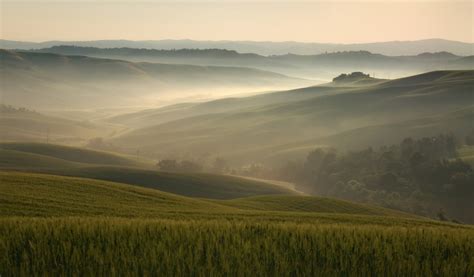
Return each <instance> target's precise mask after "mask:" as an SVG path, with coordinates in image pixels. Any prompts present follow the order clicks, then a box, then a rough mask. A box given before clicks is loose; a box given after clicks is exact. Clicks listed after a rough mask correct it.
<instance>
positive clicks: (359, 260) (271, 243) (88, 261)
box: [0, 218, 474, 276]
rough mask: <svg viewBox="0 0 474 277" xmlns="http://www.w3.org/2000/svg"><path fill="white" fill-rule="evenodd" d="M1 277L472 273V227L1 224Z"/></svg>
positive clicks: (124, 221)
mask: <svg viewBox="0 0 474 277" xmlns="http://www.w3.org/2000/svg"><path fill="white" fill-rule="evenodd" d="M0 256H1V257H2V258H1V259H0V270H1V272H0V273H1V274H2V275H6V276H10V275H43V274H52V275H83V274H85V275H113V274H115V275H132V274H133V275H144V274H145V275H149V274H153V275H166V276H215V275H233V276H249V275H254V276H294V275H299V276H331V275H339V276H348V275H358V276H433V275H442V276H470V275H472V273H473V272H474V231H473V230H472V229H469V228H466V229H462V228H460V229H455V228H439V227H438V228H406V227H397V226H393V227H381V226H377V225H367V226H363V225H347V226H340V225H337V224H336V225H333V224H322V225H314V224H304V223H303V224H297V223H291V222H272V221H259V222H256V221H231V220H186V221H182V220H144V219H141V220H130V219H92V218H68V219H26V218H8V219H2V220H0Z"/></svg>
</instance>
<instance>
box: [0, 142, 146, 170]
mask: <svg viewBox="0 0 474 277" xmlns="http://www.w3.org/2000/svg"><path fill="white" fill-rule="evenodd" d="M0 150H9V151H15V152H17V153H18V155H26V154H35V155H36V157H39V156H43V157H42V158H52V159H57V160H63V161H66V163H68V162H73V163H84V164H89V165H91V164H101V165H121V166H137V165H139V163H137V162H136V161H133V160H131V159H129V158H126V157H123V156H119V155H116V154H113V153H108V152H103V151H96V150H90V149H85V148H79V147H71V146H63V145H57V144H46V143H16V142H11V143H0ZM25 153H26V154H25ZM11 156H13V152H11ZM4 160H5V163H8V159H7V158H4ZM33 160H34V157H32V158H31V160H30V161H31V162H32V161H33ZM11 162H12V163H11V164H10V165H11V166H18V167H21V166H22V165H23V163H22V162H21V160H17V161H16V162H15V163H14V161H13V160H12V161H11ZM38 164H39V163H38ZM42 167H48V165H47V164H44V166H42Z"/></svg>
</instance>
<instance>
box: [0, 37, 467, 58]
mask: <svg viewBox="0 0 474 277" xmlns="http://www.w3.org/2000/svg"><path fill="white" fill-rule="evenodd" d="M57 45H75V46H87V47H99V48H117V47H129V48H148V49H182V48H195V49H209V48H221V49H227V50H235V51H237V52H241V53H256V54H261V55H282V54H288V53H292V54H303V55H314V54H321V53H325V52H335V51H359V50H366V51H370V52H373V53H379V54H384V55H392V56H397V55H417V54H419V53H423V52H441V51H447V52H451V53H453V54H456V55H461V56H470V55H474V47H473V46H474V44H473V43H467V42H459V41H451V40H445V39H425V40H415V41H388V42H373V43H352V44H336V43H305V42H291V41H290V42H264V41H197V40H146V41H132V40H96V41H45V42H24V41H11V40H0V48H5V49H23V50H31V49H39V48H47V47H52V46H57Z"/></svg>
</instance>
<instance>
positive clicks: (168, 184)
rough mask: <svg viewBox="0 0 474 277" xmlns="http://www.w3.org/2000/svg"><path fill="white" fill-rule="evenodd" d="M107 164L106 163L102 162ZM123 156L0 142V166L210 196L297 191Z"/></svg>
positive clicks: (258, 181) (70, 148)
mask: <svg viewBox="0 0 474 277" xmlns="http://www.w3.org/2000/svg"><path fill="white" fill-rule="evenodd" d="M106 165H107V166H106ZM147 167H150V166H149V165H146V164H141V163H138V162H135V161H132V160H129V159H127V158H124V157H121V156H118V155H115V154H111V153H106V152H99V151H93V150H88V149H83V148H75V147H67V146H60V145H52V144H34V143H3V144H0V169H3V170H17V171H30V172H43V173H51V174H56V175H65V176H76V177H84V178H91V179H98V180H106V181H112V182H119V183H125V184H131V185H136V186H141V187H147V188H153V189H157V190H161V191H165V192H170V193H175V194H179V195H185V196H190V197H202V198H212V199H231V198H239V197H246V196H255V195H266V194H299V192H296V191H294V190H293V189H290V188H287V187H284V186H279V185H275V184H272V183H269V182H265V181H260V180H252V179H246V178H240V177H235V176H228V175H217V174H206V173H169V172H159V171H157V170H151V169H147Z"/></svg>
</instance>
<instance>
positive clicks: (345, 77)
mask: <svg viewBox="0 0 474 277" xmlns="http://www.w3.org/2000/svg"><path fill="white" fill-rule="evenodd" d="M364 78H370V75H369V74H364V73H363V72H352V73H350V74H345V73H343V74H341V75H339V76H337V77H335V78H333V79H332V81H333V82H345V81H354V80H358V79H364Z"/></svg>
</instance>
